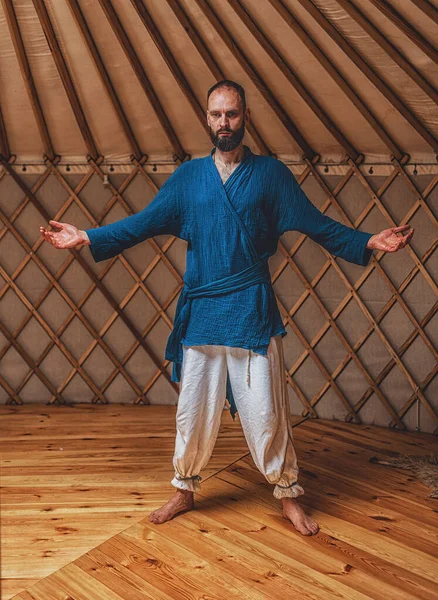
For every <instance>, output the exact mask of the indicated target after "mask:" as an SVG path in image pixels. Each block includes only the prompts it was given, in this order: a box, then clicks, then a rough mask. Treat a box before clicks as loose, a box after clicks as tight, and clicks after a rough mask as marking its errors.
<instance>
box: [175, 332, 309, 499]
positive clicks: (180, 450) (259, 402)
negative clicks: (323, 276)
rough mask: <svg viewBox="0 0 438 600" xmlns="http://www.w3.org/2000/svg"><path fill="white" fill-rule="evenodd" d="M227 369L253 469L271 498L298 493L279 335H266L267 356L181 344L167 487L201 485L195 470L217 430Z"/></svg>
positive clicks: (201, 464)
mask: <svg viewBox="0 0 438 600" xmlns="http://www.w3.org/2000/svg"><path fill="white" fill-rule="evenodd" d="M227 370H228V373H229V376H230V384H231V387H232V390H233V396H234V400H235V402H236V406H237V410H238V414H239V419H240V422H241V425H242V429H243V432H244V434H245V438H246V442H247V444H248V448H249V450H250V452H251V455H252V458H253V460H254V462H255V464H256V466H257V468H258V469H259V470H260V472H261V473H263V475H264V476H265V477H266V479H267V480H268V481H269V482H270V483H272V484H275V488H274V496H275V498H279V499H280V498H285V497H291V498H295V497H297V496H301V495H302V494H304V490H303V488H302V487H301V485H299V484H298V481H297V480H298V470H299V469H298V465H297V457H296V454H295V450H294V446H293V437H292V423H291V418H290V410H289V402H288V398H287V390H286V378H285V373H284V360H283V343H282V337H281V335H278V336H275V337H272V338H271V342H270V344H269V348H268V354H267V356H263V355H261V354H255V353H254V352H251V351H250V350H246V349H243V348H232V347H229V346H210V345H205V346H192V347H188V346H183V362H182V366H181V380H180V386H181V387H180V395H179V400H178V409H177V415H176V441H175V454H174V457H173V466H174V468H175V476H174V478H173V480H172V485H174V486H175V487H177V488H181V489H184V490H190V491H192V492H195V491H197V490H199V489H200V481H201V477H200V475H199V473H200V471H201V470H202V469H203V468H204V467H205V466H206V465H207V463H208V461H209V459H210V456H211V454H212V451H213V447H214V444H215V442H216V438H217V435H218V431H219V426H220V422H221V416H222V412H223V408H224V399H225V396H226V381H227Z"/></svg>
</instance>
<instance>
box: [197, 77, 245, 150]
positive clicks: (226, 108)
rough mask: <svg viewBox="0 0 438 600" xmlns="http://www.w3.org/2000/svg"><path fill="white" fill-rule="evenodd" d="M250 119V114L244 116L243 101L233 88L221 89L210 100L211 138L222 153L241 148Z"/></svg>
mask: <svg viewBox="0 0 438 600" xmlns="http://www.w3.org/2000/svg"><path fill="white" fill-rule="evenodd" d="M248 118H249V112H248V111H246V114H244V111H243V105H242V100H241V98H240V96H239V94H238V93H237V91H236V90H235V89H233V88H226V87H223V88H219V89H218V90H215V91H214V92H213V93H212V94H211V96H210V98H209V99H208V110H207V123H208V126H209V128H210V138H211V141H212V143H213V144H214V145H215V146H216V148H219V150H221V151H222V152H231V151H232V150H235V149H236V148H237V147H238V146H239V144H240V143H241V141H242V140H243V136H244V135H245V123H246V122H247V121H248Z"/></svg>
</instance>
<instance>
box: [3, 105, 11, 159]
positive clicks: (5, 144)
mask: <svg viewBox="0 0 438 600" xmlns="http://www.w3.org/2000/svg"><path fill="white" fill-rule="evenodd" d="M0 155H1V156H3V157H4V158H5V159H6V160H8V159H9V157H10V155H11V153H10V151H9V143H8V134H7V133H6V126H5V121H4V119H3V113H2V107H1V105H0Z"/></svg>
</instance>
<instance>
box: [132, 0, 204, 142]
mask: <svg viewBox="0 0 438 600" xmlns="http://www.w3.org/2000/svg"><path fill="white" fill-rule="evenodd" d="M131 4H132V5H133V6H134V8H135V10H136V11H137V14H138V16H139V17H140V19H141V21H142V23H143V25H144V26H145V28H146V29H147V31H148V32H149V35H150V36H151V38H152V39H153V41H154V43H155V45H156V47H157V48H158V50H159V52H160V54H161V56H162V57H163V58H164V60H165V62H166V64H167V66H168V67H169V69H170V71H171V73H172V75H173V76H174V78H175V80H176V81H177V83H178V85H179V87H180V88H181V90H182V91H183V93H184V95H185V96H186V98H187V100H188V101H189V102H190V105H191V107H192V108H193V110H194V112H195V114H196V116H197V117H198V119H199V122H200V123H201V125H202V127H203V128H204V129H205V130H206V132H207V133H208V125H207V119H206V116H205V110H204V109H203V108H202V106H201V104H200V102H199V101H198V99H197V97H196V96H195V94H194V92H193V90H192V88H191V87H190V84H189V83H188V81H187V79H186V78H185V75H184V73H183V72H182V70H181V69H180V67H179V65H178V63H177V62H176V60H175V57H174V56H173V54H172V52H171V51H170V49H169V46H168V45H167V44H166V42H165V41H164V38H163V36H162V35H161V33H160V32H159V30H158V28H157V26H156V25H155V23H154V21H153V19H152V17H151V15H150V14H149V12H148V10H147V9H146V7H145V5H144V4H143V3H142V2H140V0H131Z"/></svg>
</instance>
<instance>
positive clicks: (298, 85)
mask: <svg viewBox="0 0 438 600" xmlns="http://www.w3.org/2000/svg"><path fill="white" fill-rule="evenodd" d="M228 4H230V5H231V6H232V8H233V9H234V10H235V12H236V13H237V14H238V15H239V17H240V18H241V20H242V21H243V23H245V26H246V27H247V28H248V29H249V30H250V31H251V33H252V34H253V36H254V37H255V38H256V39H257V41H258V42H259V44H260V45H261V46H262V48H263V49H264V50H265V51H266V53H267V54H268V55H269V56H270V57H271V59H272V60H273V62H274V63H275V64H276V65H277V67H278V68H279V69H280V70H281V72H282V73H283V75H284V76H285V77H286V79H287V80H288V81H289V82H290V83H291V84H292V86H293V87H294V89H295V90H296V91H297V92H298V93H299V94H300V96H301V97H302V98H303V100H304V101H305V102H306V103H307V104H308V106H309V108H310V109H311V110H312V111H313V112H314V113H315V115H316V116H317V117H318V118H319V120H320V121H321V123H323V124H324V125H325V127H326V128H327V130H328V131H329V132H330V133H331V134H332V135H333V137H334V138H335V139H336V140H337V141H338V142H339V144H340V145H341V146H342V147H343V148H344V150H345V151H346V153H347V154H348V155H349V156H350V158H352V159H353V160H356V158H357V157H358V156H359V152H358V151H357V150H356V148H354V146H353V145H352V144H351V143H350V142H349V141H348V140H347V139H346V137H345V136H344V135H343V134H342V132H341V131H340V130H339V129H338V127H337V126H336V125H335V123H333V121H332V120H331V119H330V117H329V116H328V115H327V114H326V113H325V112H324V110H323V109H322V107H321V106H320V105H319V104H318V102H317V101H316V100H315V98H314V97H313V96H312V94H311V93H310V92H309V91H308V90H307V88H306V87H305V86H304V85H303V83H302V81H301V80H300V79H299V77H298V75H297V74H296V73H295V72H294V71H293V70H292V68H291V67H290V65H289V64H288V63H287V61H286V59H285V58H284V57H283V56H281V54H280V53H279V51H278V50H276V48H275V47H274V46H273V44H272V43H271V42H270V41H269V40H268V39H267V37H266V36H265V35H264V34H263V33H262V31H261V30H260V28H259V26H258V25H257V23H256V22H255V21H254V20H253V18H252V17H251V15H250V14H249V13H248V11H247V10H246V9H245V8H244V7H243V6H242V4H241V2H240V1H239V0H228Z"/></svg>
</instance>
